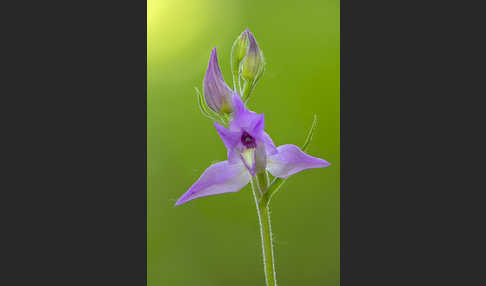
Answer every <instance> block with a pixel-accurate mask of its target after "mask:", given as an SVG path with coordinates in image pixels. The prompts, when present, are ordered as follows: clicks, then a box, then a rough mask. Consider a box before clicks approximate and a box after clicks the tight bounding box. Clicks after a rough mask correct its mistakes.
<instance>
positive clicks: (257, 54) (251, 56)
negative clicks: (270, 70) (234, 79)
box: [241, 29, 265, 81]
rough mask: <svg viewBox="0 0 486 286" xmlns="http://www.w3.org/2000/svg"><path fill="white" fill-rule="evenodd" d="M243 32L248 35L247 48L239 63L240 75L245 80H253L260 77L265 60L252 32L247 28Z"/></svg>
mask: <svg viewBox="0 0 486 286" xmlns="http://www.w3.org/2000/svg"><path fill="white" fill-rule="evenodd" d="M245 32H247V35H248V50H247V52H246V57H245V58H244V59H243V63H242V65H241V76H242V77H243V78H244V79H245V80H247V81H253V80H255V79H257V78H259V77H260V75H261V73H262V72H263V70H264V67H265V61H264V59H263V54H262V52H261V51H260V49H259V48H258V44H257V42H256V40H255V37H254V36H253V34H252V33H251V32H250V31H249V30H248V29H247V30H246V31H245Z"/></svg>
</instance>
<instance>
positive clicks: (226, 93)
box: [203, 48, 233, 113]
mask: <svg viewBox="0 0 486 286" xmlns="http://www.w3.org/2000/svg"><path fill="white" fill-rule="evenodd" d="M203 90H204V97H205V98H206V103H207V105H208V106H209V108H211V109H212V110H213V111H215V112H216V113H221V112H224V113H231V112H232V111H233V105H232V103H231V95H232V93H233V91H232V90H231V89H230V88H229V87H228V85H227V84H226V82H225V81H224V79H223V74H222V73H221V69H220V68H219V64H218V55H217V54H216V48H214V49H213V50H212V51H211V56H210V58H209V64H208V69H207V70H206V75H205V77H204V80H203Z"/></svg>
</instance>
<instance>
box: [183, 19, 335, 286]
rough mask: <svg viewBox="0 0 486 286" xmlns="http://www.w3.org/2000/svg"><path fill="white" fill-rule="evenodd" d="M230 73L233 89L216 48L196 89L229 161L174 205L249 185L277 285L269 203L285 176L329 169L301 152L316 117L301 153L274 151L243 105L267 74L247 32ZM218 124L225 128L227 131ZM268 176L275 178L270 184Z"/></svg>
mask: <svg viewBox="0 0 486 286" xmlns="http://www.w3.org/2000/svg"><path fill="white" fill-rule="evenodd" d="M231 69H232V75H233V87H234V90H232V89H231V88H229V87H228V85H227V84H226V82H225V81H224V79H223V75H222V73H221V69H220V67H219V64H218V56H217V54H216V48H214V49H213V50H212V51H211V56H210V59H209V64H208V68H207V70H206V75H205V77H204V80H203V93H204V96H203V95H201V93H200V92H199V91H198V90H197V89H196V91H197V93H198V104H199V109H200V110H201V112H202V114H203V115H205V116H206V117H208V118H210V119H211V120H213V124H214V127H215V128H216V131H217V132H218V134H219V136H220V137H221V140H222V141H223V143H224V145H225V147H226V149H227V151H228V159H227V160H226V161H221V162H218V163H215V164H213V165H211V166H209V167H208V168H207V169H206V170H205V171H204V172H203V174H202V175H201V176H200V177H199V179H198V180H197V181H196V182H195V183H194V184H193V185H192V186H191V187H190V188H189V190H187V192H186V193H184V194H183V195H182V196H181V197H180V198H179V200H177V202H176V203H175V205H176V206H178V205H181V204H184V203H186V202H188V201H190V200H193V199H196V198H200V197H205V196H211V195H217V194H222V193H230V192H237V191H239V190H241V189H242V188H243V187H245V186H246V185H247V184H248V183H249V182H250V183H251V187H252V188H251V189H252V192H253V196H254V198H255V203H256V208H257V213H258V221H259V224H260V233H261V239H262V251H263V265H264V270H265V282H266V285H267V286H277V274H276V273H277V272H276V267H275V263H274V254H273V241H272V230H271V221H270V207H269V203H270V199H271V198H272V196H273V195H274V194H275V192H277V190H278V189H279V188H280V187H281V186H282V184H283V183H284V182H285V180H286V178H288V177H289V176H291V175H294V174H296V173H298V172H301V171H303V170H306V169H311V168H323V167H327V166H329V165H330V164H329V163H328V162H327V161H325V160H323V159H320V158H316V157H312V156H310V155H308V154H306V153H305V152H304V151H306V150H307V147H308V145H309V143H310V140H311V138H312V135H313V133H314V130H315V127H316V122H317V121H316V117H314V122H313V124H312V127H311V129H310V132H309V135H308V136H307V140H306V143H305V144H304V145H303V147H302V149H303V150H302V149H300V148H299V147H297V146H295V145H292V144H286V145H281V146H278V147H275V144H274V143H273V141H272V138H270V136H269V135H268V133H267V132H265V124H264V115H263V114H257V113H255V112H253V111H250V110H248V109H247V107H246V106H245V102H247V101H248V99H249V97H250V95H251V93H252V91H253V89H254V88H255V85H256V84H257V82H258V81H259V79H260V78H261V77H262V75H263V73H264V71H265V59H264V57H263V53H262V51H261V50H260V48H259V47H258V44H257V42H256V39H255V37H254V36H253V34H252V33H251V32H250V30H248V29H246V30H245V31H244V32H242V33H241V34H240V36H239V37H238V38H237V39H236V40H235V42H234V44H233V48H232V50H231ZM218 122H221V123H222V124H224V125H225V126H226V125H228V128H226V127H225V126H223V125H221V124H219V123H218ZM268 173H270V174H272V175H273V176H274V177H275V178H274V179H273V181H272V183H271V184H270V182H269V176H268Z"/></svg>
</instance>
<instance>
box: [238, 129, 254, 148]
mask: <svg viewBox="0 0 486 286" xmlns="http://www.w3.org/2000/svg"><path fill="white" fill-rule="evenodd" d="M241 143H243V145H245V147H246V148H255V147H256V142H255V138H253V137H251V135H250V134H248V132H246V131H243V134H241Z"/></svg>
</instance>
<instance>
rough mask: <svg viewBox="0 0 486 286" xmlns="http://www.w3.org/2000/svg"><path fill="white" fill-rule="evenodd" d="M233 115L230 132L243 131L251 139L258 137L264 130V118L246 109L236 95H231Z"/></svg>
mask: <svg viewBox="0 0 486 286" xmlns="http://www.w3.org/2000/svg"><path fill="white" fill-rule="evenodd" d="M233 107H234V114H233V120H231V123H230V130H232V131H241V130H244V131H246V132H248V133H250V134H251V135H252V136H253V137H259V136H260V133H261V132H263V129H264V119H263V118H264V116H263V114H257V113H255V112H253V111H250V110H248V109H247V108H246V106H245V104H244V103H243V101H242V100H241V98H240V96H239V95H238V94H236V93H235V94H233Z"/></svg>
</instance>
